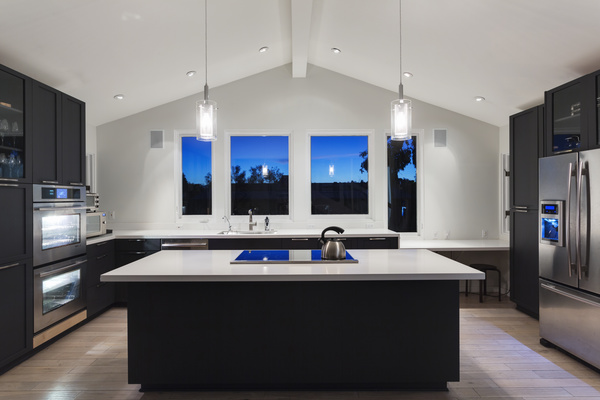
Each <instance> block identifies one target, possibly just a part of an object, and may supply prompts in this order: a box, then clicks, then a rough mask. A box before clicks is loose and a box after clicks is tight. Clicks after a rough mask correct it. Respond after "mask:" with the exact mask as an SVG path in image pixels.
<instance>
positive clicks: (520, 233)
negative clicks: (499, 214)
mask: <svg viewBox="0 0 600 400" xmlns="http://www.w3.org/2000/svg"><path fill="white" fill-rule="evenodd" d="M537 217H538V212H537V210H532V211H527V212H513V213H512V214H511V222H510V226H511V233H510V281H511V282H510V287H511V294H510V299H511V301H514V302H515V303H516V304H517V308H518V309H520V310H522V311H525V312H527V313H528V314H530V315H533V316H535V317H537V316H538V314H539V299H538V296H539V286H538V280H539V267H538V231H537V228H538V221H537Z"/></svg>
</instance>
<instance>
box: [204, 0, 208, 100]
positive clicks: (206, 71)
mask: <svg viewBox="0 0 600 400" xmlns="http://www.w3.org/2000/svg"><path fill="white" fill-rule="evenodd" d="M207 4H208V0H204V100H208V6H207Z"/></svg>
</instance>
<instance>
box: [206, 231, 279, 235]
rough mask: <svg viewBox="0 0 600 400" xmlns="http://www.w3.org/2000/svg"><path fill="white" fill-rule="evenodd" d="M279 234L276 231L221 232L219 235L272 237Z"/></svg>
mask: <svg viewBox="0 0 600 400" xmlns="http://www.w3.org/2000/svg"><path fill="white" fill-rule="evenodd" d="M274 233H277V231H275V230H270V231H221V232H218V234H219V235H272V234H274Z"/></svg>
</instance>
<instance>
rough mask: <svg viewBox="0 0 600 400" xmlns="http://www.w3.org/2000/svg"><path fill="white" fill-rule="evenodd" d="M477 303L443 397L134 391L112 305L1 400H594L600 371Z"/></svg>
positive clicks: (510, 316)
mask: <svg viewBox="0 0 600 400" xmlns="http://www.w3.org/2000/svg"><path fill="white" fill-rule="evenodd" d="M477 300H478V298H477V296H469V297H468V298H466V299H465V298H464V297H463V296H462V295H461V310H460V323H461V344H460V348H461V381H460V382H451V383H449V384H448V389H449V390H448V391H447V392H171V393H140V392H139V391H138V389H139V386H137V385H129V384H127V342H126V331H127V325H126V324H127V322H126V315H127V314H126V313H127V311H126V310H125V309H124V308H113V309H111V310H109V311H108V312H106V313H104V314H103V315H101V316H100V317H98V318H96V319H95V320H93V321H91V322H90V323H88V324H86V325H85V326H83V327H81V328H80V329H78V330H77V331H75V332H72V333H71V334H69V335H67V336H66V337H64V338H62V339H60V340H59V341H57V342H56V343H54V344H52V345H51V346H49V347H48V348H46V349H44V350H42V351H41V352H39V353H38V354H36V355H35V356H33V357H32V358H30V359H29V360H27V361H25V362H23V363H22V364H21V365H19V366H17V367H15V368H13V369H12V370H10V371H8V372H7V373H5V374H4V375H2V376H0V400H2V399H11V400H13V399H15V400H41V399H44V400H72V399H77V400H90V399H94V400H95V399H99V400H104V399H106V400H110V399H123V400H125V399H143V400H159V399H160V400H162V399H181V400H184V399H185V400H188V399H229V400H241V399H252V400H254V399H270V400H275V399H290V400H293V399H311V400H312V399H371V400H389V399H423V400H437V399H445V400H458V399H461V400H468V399H487V400H508V399H515V400H516V399H521V400H541V399H544V400H548V399H586V400H593V399H598V400H600V374H599V373H597V372H595V371H593V370H591V369H589V368H587V367H586V366H584V365H582V364H580V363H578V362H577V361H574V360H573V359H571V358H570V357H568V356H566V355H564V354H562V353H561V352H559V351H557V350H554V349H547V348H545V347H543V346H541V345H540V344H539V336H538V323H537V321H536V320H535V319H533V318H531V317H529V316H527V315H525V314H522V313H520V312H518V311H516V310H515V309H514V305H513V304H512V303H511V302H510V301H508V300H503V301H502V302H501V303H499V302H498V301H496V300H495V299H493V298H491V297H488V298H486V299H485V302H484V303H483V304H479V303H478V302H477Z"/></svg>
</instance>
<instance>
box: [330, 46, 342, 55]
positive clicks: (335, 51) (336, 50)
mask: <svg viewBox="0 0 600 400" xmlns="http://www.w3.org/2000/svg"><path fill="white" fill-rule="evenodd" d="M331 52H332V53H333V54H339V53H341V52H342V51H341V50H340V49H338V48H337V47H332V48H331Z"/></svg>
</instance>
